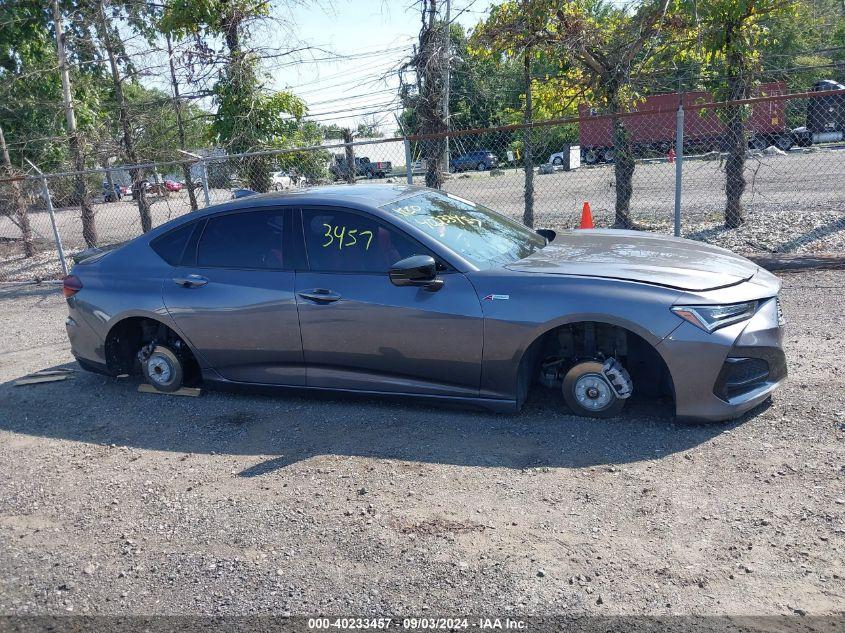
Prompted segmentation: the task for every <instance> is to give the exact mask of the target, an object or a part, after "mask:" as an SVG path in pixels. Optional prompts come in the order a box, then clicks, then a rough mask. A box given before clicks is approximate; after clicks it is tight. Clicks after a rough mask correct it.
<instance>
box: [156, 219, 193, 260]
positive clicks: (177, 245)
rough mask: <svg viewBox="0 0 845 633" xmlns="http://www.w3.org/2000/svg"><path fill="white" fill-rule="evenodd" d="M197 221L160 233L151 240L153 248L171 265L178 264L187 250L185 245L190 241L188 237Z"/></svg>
mask: <svg viewBox="0 0 845 633" xmlns="http://www.w3.org/2000/svg"><path fill="white" fill-rule="evenodd" d="M195 226H196V222H188V223H187V224H183V225H182V226H180V227H179V228H176V229H173V230H172V231H168V232H167V233H165V234H164V235H160V236H158V237H157V238H155V239H154V240H153V241H152V242H150V246H151V247H152V249H153V250H154V251H155V252H156V253H157V254H158V256H159V257H161V258H162V259H163V260H164V261H166V262H167V263H168V264H170V265H171V266H178V265H179V262H181V261H182V253H183V252H184V250H185V245H186V244H187V243H188V238H190V237H191V232H193V230H194V227H195Z"/></svg>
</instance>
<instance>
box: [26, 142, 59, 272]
mask: <svg viewBox="0 0 845 633" xmlns="http://www.w3.org/2000/svg"><path fill="white" fill-rule="evenodd" d="M24 160H25V161H26V162H28V163H29V166H30V167H32V168H33V169H34V170H35V171H36V173H37V174H38V175H39V176H40V177H41V195H43V196H44V202H45V204H46V205H47V213H48V214H49V215H50V224H51V225H52V227H53V239H55V240H56V250H57V251H58V252H59V263H60V264H61V265H62V273H64V274H65V275H67V273H68V269H67V260H65V249H64V247H62V236H61V235H59V227H57V226H56V214H55V213H54V211H53V201H52V200H51V199H50V187H49V186H48V185H47V178H46V177H45V176H44V172H42V171H41V170H40V169H38V167H36V166H35V164H34V163H33V162H32V161H31V160H29V159H28V158H24Z"/></svg>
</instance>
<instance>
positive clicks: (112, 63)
mask: <svg viewBox="0 0 845 633" xmlns="http://www.w3.org/2000/svg"><path fill="white" fill-rule="evenodd" d="M114 10H119V8H117V7H116V8H114ZM93 11H94V16H92V17H93V22H94V24H95V27H94V30H95V31H96V33H97V36H98V37H99V39H100V43H101V45H102V47H103V50H104V51H105V54H106V58H107V59H108V63H109V70H110V71H111V80H112V88H113V90H114V100H115V103H116V106H117V111H118V115H119V120H120V127H121V142H122V145H123V153H124V155H125V157H126V160H127V161H128V162H129V164H130V165H137V164H138V153H137V152H136V151H135V139H134V138H133V134H132V121H131V119H130V114H129V106H128V103H127V101H126V97H125V96H124V93H123V77H122V76H121V71H120V67H119V65H118V57H120V58H121V59H127V55H126V51H125V49H124V48H123V43H122V40H121V38H120V37H119V36H118V33H117V30H116V28H115V27H114V25H113V24H112V21H111V17H110V16H109V14H108V13H107V12H106V1H105V0H96V6H95V7H93ZM129 174H130V176H131V178H132V195H133V196H134V197H136V198H137V200H138V213H139V215H140V217H141V230H142V231H143V232H144V233H146V232H147V231H149V230H150V229H152V228H153V221H152V214H151V213H150V203H149V201H148V200H147V192H146V188H145V187H144V182H143V180H144V171H143V169H140V168H138V167H130V169H129Z"/></svg>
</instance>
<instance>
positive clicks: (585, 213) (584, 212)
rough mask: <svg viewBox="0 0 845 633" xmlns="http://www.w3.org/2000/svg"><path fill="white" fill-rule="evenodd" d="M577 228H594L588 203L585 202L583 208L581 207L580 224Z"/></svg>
mask: <svg viewBox="0 0 845 633" xmlns="http://www.w3.org/2000/svg"><path fill="white" fill-rule="evenodd" d="M579 228H582V229H594V228H596V227H595V226H593V214H592V212H591V211H590V203H589V202H585V203H584V208H583V209H581V226H580V227H579Z"/></svg>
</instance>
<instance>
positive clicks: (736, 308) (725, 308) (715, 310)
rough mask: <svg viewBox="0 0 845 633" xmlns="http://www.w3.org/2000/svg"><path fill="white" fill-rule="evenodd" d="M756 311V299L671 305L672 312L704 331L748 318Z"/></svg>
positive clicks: (710, 330)
mask: <svg viewBox="0 0 845 633" xmlns="http://www.w3.org/2000/svg"><path fill="white" fill-rule="evenodd" d="M756 311H757V302H756V301H746V302H745V303H731V304H726V305H715V306H673V307H672V312H674V313H675V314H677V315H678V316H679V317H681V318H682V319H684V320H685V321H689V322H690V323H692V324H693V325H695V326H696V327H700V328H701V329H702V330H704V331H705V332H712V331H714V330H718V329H719V328H720V327H725V326H726V325H731V324H732V323H739V322H740V321H745V320H746V319H750V318H751V317H752V316H753V315H754V313H755V312H756Z"/></svg>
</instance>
